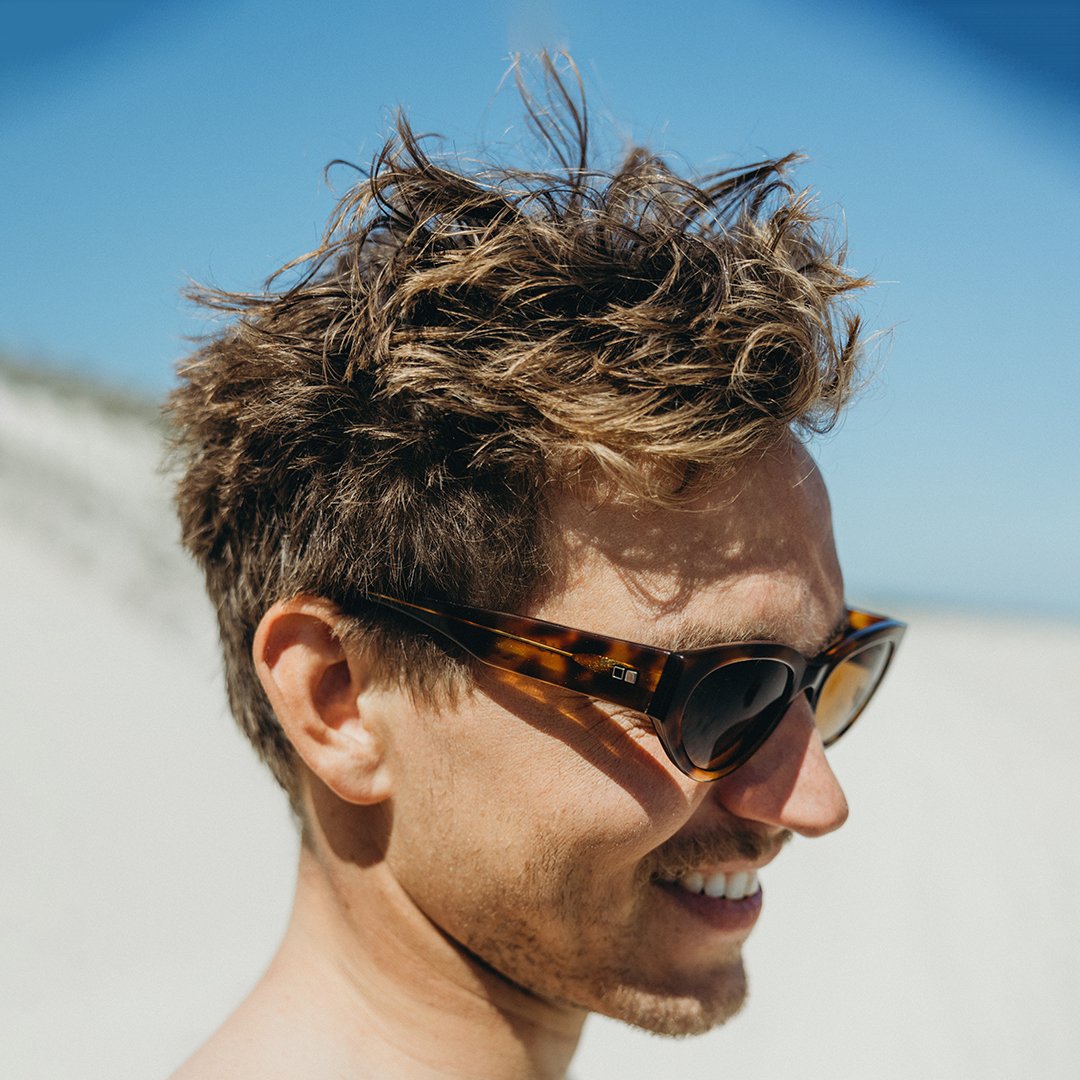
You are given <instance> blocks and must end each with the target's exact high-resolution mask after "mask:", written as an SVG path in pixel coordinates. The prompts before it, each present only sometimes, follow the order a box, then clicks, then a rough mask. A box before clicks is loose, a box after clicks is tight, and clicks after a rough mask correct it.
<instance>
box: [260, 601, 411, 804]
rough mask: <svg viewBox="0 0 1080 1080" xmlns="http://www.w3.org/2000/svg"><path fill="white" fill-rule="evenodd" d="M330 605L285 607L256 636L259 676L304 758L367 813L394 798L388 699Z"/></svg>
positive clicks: (301, 603)
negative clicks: (343, 636)
mask: <svg viewBox="0 0 1080 1080" xmlns="http://www.w3.org/2000/svg"><path fill="white" fill-rule="evenodd" d="M340 621H341V613H340V611H339V610H338V609H337V608H336V607H335V606H334V605H333V604H331V603H330V602H329V601H328V600H323V599H321V598H319V597H313V596H298V597H294V598H292V599H291V600H280V601H278V602H277V603H276V604H274V606H273V607H272V608H270V610H269V611H267V613H266V614H265V615H264V616H263V618H262V620H261V621H260V623H259V626H258V629H257V630H256V631H255V642H254V647H253V653H254V660H255V670H256V672H257V673H258V676H259V680H260V682H261V683H262V685H263V689H264V690H265V691H266V695H267V697H268V698H269V699H270V704H271V705H272V706H273V709H274V713H275V714H276V715H277V718H278V721H279V722H280V724H281V726H282V728H283V729H284V731H285V734H286V735H287V736H288V738H289V741H290V742H291V743H292V745H293V747H294V748H295V750H296V752H297V754H299V755H300V757H301V758H302V759H303V761H304V763H305V764H306V765H307V767H308V768H309V769H310V770H311V771H312V772H313V773H314V774H315V775H316V776H317V777H319V779H320V780H322V782H323V783H324V784H325V785H326V786H327V787H328V788H329V789H330V790H331V791H333V792H334V793H335V794H336V795H337V796H338V797H339V798H341V799H343V800H344V801H345V802H349V803H355V804H357V805H361V806H367V805H372V804H374V803H378V802H382V801H383V800H384V799H386V798H387V797H388V796H389V795H390V791H391V776H390V767H389V763H388V761H387V754H386V736H387V734H388V732H387V731H386V726H385V724H384V723H383V721H384V718H385V712H384V710H383V709H381V708H380V707H379V703H380V702H381V699H382V695H380V694H378V693H377V692H369V691H373V686H372V678H371V676H372V671H371V665H370V664H369V663H368V662H367V661H366V660H365V657H364V656H363V655H362V654H361V653H360V652H359V651H358V650H355V649H351V650H347V649H346V647H345V646H344V645H343V644H342V642H341V640H340V638H339V637H338V634H337V627H338V625H339V624H340Z"/></svg>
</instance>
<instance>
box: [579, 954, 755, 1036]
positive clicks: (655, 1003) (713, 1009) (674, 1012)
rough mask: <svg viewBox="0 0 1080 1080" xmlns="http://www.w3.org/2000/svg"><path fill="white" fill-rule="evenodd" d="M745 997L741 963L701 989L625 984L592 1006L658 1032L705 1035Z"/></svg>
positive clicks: (635, 1025)
mask: <svg viewBox="0 0 1080 1080" xmlns="http://www.w3.org/2000/svg"><path fill="white" fill-rule="evenodd" d="M746 996H747V986H746V972H745V970H744V968H743V966H742V963H741V962H740V963H738V964H735V965H732V968H731V969H729V970H727V971H725V972H724V975H723V976H722V978H721V979H719V980H718V981H714V982H711V983H710V985H709V986H708V987H703V988H701V989H700V990H696V991H694V990H688V989H683V990H681V991H664V990H659V989H646V988H642V987H636V986H625V985H624V986H619V987H617V988H615V989H612V990H609V991H608V992H607V993H605V994H604V995H603V997H602V999H601V1000H600V1001H599V1002H598V1003H597V1004H596V1005H595V1006H594V1007H593V1009H594V1011H595V1012H599V1013H602V1014H603V1015H604V1016H610V1017H611V1018H612V1019H614V1020H620V1021H622V1022H623V1023H624V1024H630V1025H632V1026H633V1027H638V1028H642V1029H643V1030H645V1031H651V1032H652V1033H653V1034H655V1035H669V1036H674V1037H678V1036H687V1035H704V1034H705V1032H707V1031H711V1030H712V1029H713V1028H715V1027H719V1026H720V1025H721V1024H724V1023H726V1022H727V1021H728V1020H730V1019H731V1018H732V1017H733V1016H734V1015H735V1014H736V1013H737V1012H739V1010H740V1009H741V1008H742V1007H743V1005H744V1004H745V1002H746Z"/></svg>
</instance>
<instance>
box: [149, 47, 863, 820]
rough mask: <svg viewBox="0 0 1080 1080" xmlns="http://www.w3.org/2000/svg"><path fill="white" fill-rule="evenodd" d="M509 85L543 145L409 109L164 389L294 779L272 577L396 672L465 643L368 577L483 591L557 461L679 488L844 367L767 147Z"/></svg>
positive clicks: (838, 303)
mask: <svg viewBox="0 0 1080 1080" xmlns="http://www.w3.org/2000/svg"><path fill="white" fill-rule="evenodd" d="M545 72H546V82H545V95H546V96H543V95H542V96H541V98H540V99H539V100H538V99H537V98H530V97H528V96H527V95H526V97H525V101H526V106H527V111H528V114H529V117H530V119H531V124H532V127H533V129H534V131H535V132H536V133H537V134H538V135H539V137H540V139H541V143H540V145H541V146H542V147H543V148H544V149H545V152H546V153H548V154H549V155H553V161H552V164H551V165H550V168H548V169H547V170H546V171H543V170H536V169H530V170H526V169H522V168H514V167H505V166H496V165H490V164H488V165H481V164H475V163H473V164H470V165H465V164H462V163H461V161H460V160H457V159H450V158H448V157H439V156H438V155H436V154H434V153H429V150H428V149H427V146H426V140H423V139H420V138H418V137H417V136H415V135H414V133H413V131H412V130H411V128H410V127H409V124H408V123H407V122H406V120H405V119H404V118H399V119H398V121H397V124H396V128H395V131H394V132H393V134H392V135H391V137H390V138H389V139H388V141H387V142H386V144H385V145H384V146H383V148H382V150H381V151H380V153H379V154H378V155H377V157H376V159H375V161H374V163H373V165H372V167H371V169H370V170H369V171H366V172H364V173H362V174H361V179H360V180H359V181H358V182H357V183H356V184H355V186H353V187H352V188H351V190H349V191H348V192H346V194H345V195H344V196H343V197H342V199H341V200H340V202H339V203H338V205H337V207H336V209H335V210H334V212H333V214H332V216H331V218H330V221H329V223H328V226H327V228H326V231H325V234H324V236H323V239H322V242H321V243H320V245H319V246H318V247H317V248H316V249H315V250H314V251H312V252H310V253H309V254H307V255H304V256H302V257H301V258H299V259H296V260H294V261H293V262H291V263H289V264H288V265H287V266H285V267H283V268H282V269H281V270H279V271H278V272H277V273H275V274H274V275H273V276H272V277H271V278H270V279H269V280H268V282H267V283H266V286H265V288H264V290H263V291H261V292H259V293H255V294H240V293H230V292H224V291H221V290H217V289H198V290H195V291H194V293H193V295H194V297H195V299H196V300H197V301H198V302H199V303H201V304H203V305H205V306H206V307H208V308H212V309H216V310H218V311H224V312H226V313H228V314H229V315H230V316H231V318H230V319H229V321H228V322H227V324H226V325H225V326H224V328H222V329H221V330H220V331H219V332H218V333H216V334H215V335H213V336H211V337H209V338H208V339H207V340H206V341H205V343H204V344H203V345H202V347H201V348H199V349H198V351H197V352H195V353H194V354H193V355H192V356H191V357H189V358H188V359H187V360H186V361H184V362H183V363H182V364H181V366H180V369H179V375H180V383H179V386H178V388H177V389H176V390H175V391H174V393H173V394H172V397H171V399H170V402H169V412H170V414H171V419H172V421H173V426H174V432H175V436H174V445H175V449H176V456H177V459H178V463H179V466H180V470H181V475H180V479H179V485H178V495H177V502H178V507H179V514H180V520H181V524H182V532H183V540H184V543H185V545H186V546H187V548H188V549H189V551H191V553H192V554H193V555H194V556H195V558H196V559H197V561H198V562H199V564H200V565H201V567H202V569H203V570H204V572H205V574H206V581H207V588H208V591H209V593H210V597H211V599H212V600H213V602H214V604H215V605H216V607H217V612H218V618H219V621H220V627H221V636H222V642H223V647H224V654H225V669H226V677H227V684H228V690H229V699H230V704H231V707H232V710H233V712H234V714H235V716H236V718H237V720H238V722H239V723H240V725H241V727H242V728H243V730H244V731H245V732H246V734H247V735H248V737H249V738H250V739H251V740H252V742H253V743H254V744H255V746H256V748H257V750H258V751H259V753H260V754H261V756H262V757H263V758H264V760H265V761H266V762H267V763H268V765H269V766H270V768H271V770H272V771H273V773H274V775H275V777H276V778H277V780H278V781H279V782H280V783H281V785H282V786H283V787H284V788H285V789H286V791H288V792H289V794H290V796H291V797H292V798H293V799H294V800H295V799H296V796H297V768H296V762H295V759H294V755H293V752H292V749H291V746H290V744H289V743H288V741H287V739H286V737H285V735H284V733H283V732H282V730H281V727H280V725H279V724H278V722H277V720H276V719H275V717H274V714H273V711H272V709H271V707H270V705H269V702H268V701H267V699H266V697H265V695H264V693H263V691H262V688H261V686H260V685H259V683H258V680H257V677H256V675H255V669H254V664H253V660H252V656H251V650H252V641H253V638H254V633H255V629H256V627H257V625H258V622H259V620H260V618H261V616H262V615H263V613H264V612H265V611H266V610H267V608H268V607H269V606H270V605H271V604H272V603H273V602H274V601H276V600H278V599H282V598H286V597H289V596H295V595H299V594H301V593H308V594H315V595H319V596H322V597H325V598H327V599H329V600H331V601H333V602H334V603H335V604H337V605H338V606H339V607H340V608H341V610H342V611H343V612H344V613H345V614H346V615H347V616H349V618H350V619H351V621H350V622H348V626H350V627H352V628H353V629H354V630H355V632H357V633H364V634H367V635H368V636H369V640H370V641H371V642H372V644H373V651H374V652H375V653H376V654H377V655H378V656H380V657H382V658H383V661H384V663H386V664H387V666H388V668H389V669H391V670H392V671H393V672H394V673H395V675H396V677H397V678H399V679H401V680H403V681H404V682H405V683H406V685H408V686H409V687H410V688H411V689H412V690H413V691H414V692H416V693H423V694H428V693H435V692H436V691H437V689H438V688H439V687H440V686H443V687H447V686H450V684H451V683H452V682H453V681H454V679H460V678H461V677H462V676H461V671H462V666H461V663H460V660H459V658H453V657H450V656H448V655H447V654H446V653H445V652H443V651H442V650H440V649H438V648H436V647H434V645H433V644H432V643H431V642H430V641H428V640H427V639H426V638H425V637H424V636H422V635H420V634H418V633H416V632H415V631H414V630H410V629H409V628H408V627H405V626H403V625H401V624H400V622H395V621H394V620H393V617H392V616H391V615H390V614H389V613H386V612H383V611H382V609H378V608H374V607H373V606H372V605H370V604H365V603H364V599H363V598H364V595H365V594H368V593H383V594H387V595H391V596H397V597H400V598H415V597H421V596H424V597H433V598H444V599H451V600H454V601H457V602H459V603H463V604H470V605H476V606H485V607H494V608H500V609H503V610H507V609H513V608H515V607H520V606H521V605H522V604H524V603H526V602H527V601H528V600H529V598H530V597H531V596H532V595H534V594H535V593H536V592H537V590H538V589H539V588H540V587H541V586H542V584H543V581H544V578H545V574H546V573H547V569H548V567H550V566H551V565H552V559H553V556H552V552H553V546H552V545H553V544H554V543H555V542H556V538H554V537H553V536H552V535H551V530H550V529H549V528H548V526H547V513H546V508H547V507H548V505H549V503H550V499H551V496H552V494H553V492H555V491H567V490H569V491H577V492H588V493H589V497H590V498H614V499H620V500H625V501H628V502H630V503H633V504H638V505H653V506H655V505H663V506H678V505H680V504H681V503H683V502H685V501H686V500H687V499H688V498H689V497H690V496H691V495H692V494H693V493H694V491H695V488H696V487H697V486H698V485H699V484H700V483H701V482H703V481H704V480H705V479H707V478H710V477H712V478H716V477H718V476H720V475H722V474H725V473H727V472H730V471H731V470H732V469H733V468H735V467H737V466H738V463H739V462H740V461H743V460H745V459H746V457H747V456H748V455H754V454H760V453H762V452H765V451H767V450H768V449H769V448H770V447H772V446H774V445H776V444H778V443H779V442H780V441H782V440H783V439H784V438H785V437H786V436H787V435H788V433H789V432H790V431H791V430H793V429H794V430H796V431H804V432H805V431H808V430H822V429H824V428H827V427H828V426H830V425H831V424H832V423H833V422H834V421H835V419H836V417H837V415H838V412H839V410H840V409H841V408H842V406H843V405H844V403H845V401H846V399H847V397H848V396H849V394H850V392H851V387H852V383H853V377H854V372H855V368H856V357H857V352H858V347H857V346H858V337H859V322H858V318H857V316H856V315H854V314H853V313H852V312H851V311H850V310H849V309H848V305H847V303H846V299H847V297H848V296H849V295H850V294H851V293H852V291H853V290H856V289H858V288H861V287H862V286H863V285H865V284H866V281H865V279H863V278H861V277H857V276H855V275H853V274H851V273H850V272H849V271H848V270H846V269H845V267H844V251H843V247H842V245H841V244H840V243H838V242H836V241H833V240H831V239H830V235H829V230H828V229H827V228H826V227H823V225H822V223H821V222H820V221H819V220H818V219H817V218H815V216H814V214H813V213H812V210H811V206H810V200H809V197H808V196H807V195H806V193H800V192H797V191H796V190H795V189H794V188H793V187H792V186H791V184H790V182H789V180H788V178H787V174H788V170H789V167H790V166H791V164H792V163H793V161H794V160H795V157H794V155H788V156H786V157H782V158H778V159H775V160H768V161H761V162H757V163H755V164H752V165H748V166H745V167H741V168H736V169H729V170H726V171H723V172H718V173H712V174H710V175H706V176H703V177H697V178H686V177H684V176H681V175H679V174H678V172H676V171H675V170H674V169H673V168H672V167H670V166H669V165H668V164H666V163H665V161H664V160H663V159H661V158H660V157H658V156H657V155H655V154H653V153H650V152H649V151H647V150H644V149H640V148H638V149H632V150H631V151H630V152H629V153H628V154H626V156H625V158H624V159H623V160H622V163H621V164H620V165H618V166H617V167H616V168H614V170H613V171H603V170H601V169H599V168H597V167H596V166H595V165H594V164H593V162H592V161H591V158H590V148H589V136H588V127H587V118H586V111H585V102H584V98H583V96H582V94H581V91H580V86H579V85H575V83H574V81H573V80H572V79H570V80H568V79H567V78H566V77H565V75H560V74H558V73H557V72H556V70H555V66H554V64H553V63H551V62H550V61H548V62H546V65H545Z"/></svg>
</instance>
